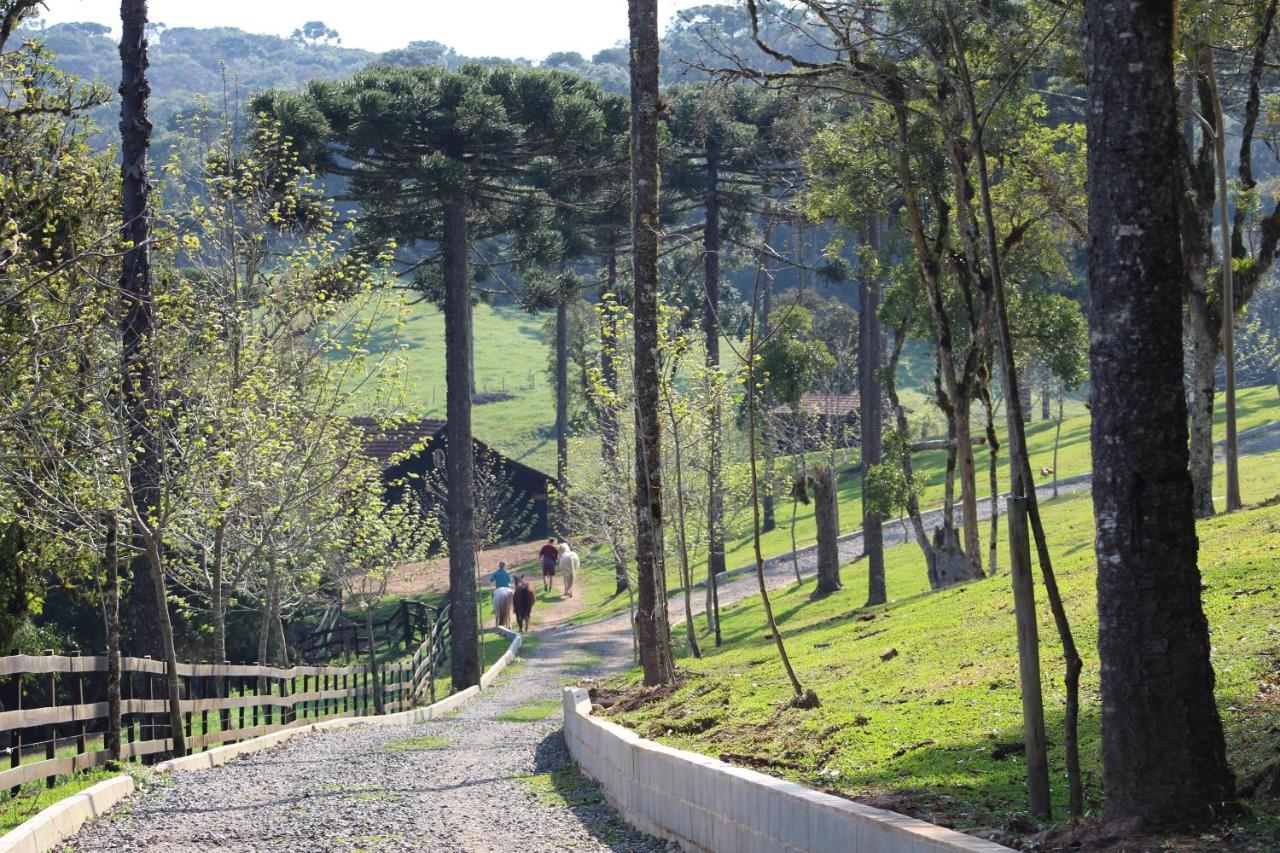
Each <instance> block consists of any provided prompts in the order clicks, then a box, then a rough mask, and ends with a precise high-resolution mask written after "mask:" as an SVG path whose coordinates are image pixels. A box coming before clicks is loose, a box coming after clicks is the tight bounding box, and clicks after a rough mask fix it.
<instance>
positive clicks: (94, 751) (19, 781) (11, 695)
mask: <svg viewBox="0 0 1280 853" xmlns="http://www.w3.org/2000/svg"><path fill="white" fill-rule="evenodd" d="M448 639H449V613H448V608H447V607H446V608H445V609H444V610H443V611H442V612H441V613H440V614H438V617H437V618H436V619H434V620H433V622H432V627H431V629H430V630H429V631H428V635H427V637H426V638H425V639H424V640H423V641H422V643H421V645H420V646H419V647H418V649H417V651H416V652H415V653H414V654H413V656H412V657H411V658H410V660H409V661H408V662H405V663H389V664H382V665H380V666H379V667H378V671H377V672H376V673H375V672H371V671H370V669H369V667H368V665H364V664H361V665H356V666H295V667H291V668H287V669H284V668H278V667H270V666H259V665H256V664H254V665H245V664H209V663H183V664H179V665H178V679H179V685H180V688H179V695H180V700H181V708H182V717H183V730H184V731H183V735H184V738H185V741H186V746H187V750H188V751H189V752H198V751H201V750H205V749H209V748H210V747H214V746H219V745H222V744H228V743H235V742H236V741H241V740H246V739H248V738H253V737H258V736H260V735H265V734H270V733H271V732H276V731H280V730H281V729H287V728H290V727H293V726H298V725H304V724H307V723H313V722H317V721H320V720H328V719H334V718H337V717H359V716H369V715H372V714H374V713H376V710H375V709H376V706H377V703H376V702H375V701H374V697H375V696H376V695H377V694H378V693H379V692H381V694H382V699H383V702H382V704H383V711H384V712H385V713H394V712H396V711H404V710H408V709H410V708H412V707H414V706H415V705H418V704H421V703H423V702H424V701H427V702H434V701H435V694H436V687H435V680H436V675H437V674H438V672H439V671H440V669H441V668H442V666H443V665H444V662H445V660H446V658H447V651H448ZM108 663H109V661H108V658H107V657H106V656H105V655H101V656H94V657H88V656H85V657H81V656H77V655H69V656H68V655H54V654H49V655H12V656H10V657H0V698H2V700H3V702H2V704H0V756H6V755H7V757H8V767H7V769H3V770H0V791H3V790H5V789H9V790H10V791H11V792H12V793H13V794H14V795H16V794H17V793H18V789H19V788H20V787H21V786H22V785H24V784H27V783H29V782H34V781H38V780H41V779H43V780H45V782H46V784H47V785H48V786H49V787H53V786H54V785H55V784H56V782H57V777H59V776H65V775H69V774H72V773H75V772H77V771H82V770H89V769H92V768H95V767H100V766H102V765H104V764H106V763H107V761H108V760H109V758H110V756H109V753H108V752H107V750H106V748H105V737H106V733H107V730H108V728H109V723H110V720H109V714H110V708H109V705H108V701H107V688H108V678H109V674H108ZM120 732H121V744H120V757H121V758H122V759H138V760H141V761H143V762H144V763H151V762H153V761H156V760H159V759H160V758H162V757H164V756H165V755H166V754H168V753H171V752H172V751H173V733H172V730H171V721H170V716H169V703H168V692H167V689H166V682H165V664H164V661H161V660H153V659H151V658H129V657H126V658H122V659H121V666H120Z"/></svg>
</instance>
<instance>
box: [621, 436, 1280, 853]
mask: <svg viewBox="0 0 1280 853" xmlns="http://www.w3.org/2000/svg"><path fill="white" fill-rule="evenodd" d="M1242 480H1243V484H1242V485H1243V490H1244V496H1245V500H1246V501H1249V502H1254V504H1255V506H1254V508H1252V509H1249V510H1247V511H1244V512H1240V513H1236V514H1233V515H1231V516H1222V517H1217V518H1213V519H1210V520H1207V521H1204V522H1202V523H1201V524H1200V526H1199V534H1200V547H1201V557H1200V565H1201V569H1202V572H1203V575H1204V583H1205V593H1204V595H1205V609H1206V611H1207V613H1208V617H1209V621H1210V624H1211V626H1212V632H1213V658H1214V666H1215V669H1216V671H1217V676H1218V683H1217V690H1218V697H1219V704H1220V706H1221V708H1222V709H1223V718H1224V723H1225V725H1226V727H1227V736H1228V745H1229V751H1230V756H1231V760H1232V762H1233V764H1234V765H1235V767H1236V770H1237V772H1238V773H1239V775H1240V777H1241V778H1245V777H1247V776H1248V775H1249V774H1250V773H1251V772H1252V771H1254V770H1256V769H1257V768H1258V767H1259V766H1260V765H1261V763H1262V762H1264V761H1265V760H1268V759H1270V758H1273V757H1274V755H1275V753H1276V749H1277V747H1280V736H1278V735H1277V734H1276V732H1277V731H1280V729H1277V728H1276V725H1277V724H1278V723H1280V706H1278V705H1277V704H1276V702H1275V700H1274V692H1273V687H1274V682H1275V681H1276V679H1277V678H1278V676H1277V674H1276V663H1275V661H1276V659H1277V653H1278V652H1280V641H1278V640H1277V639H1276V635H1275V631H1276V628H1275V626H1276V624H1277V620H1280V591H1277V590H1276V587H1275V567H1276V564H1277V560H1278V559H1280V503H1278V502H1277V500H1276V499H1275V498H1276V496H1277V490H1280V453H1276V452H1273V453H1271V454H1269V455H1266V456H1260V457H1254V458H1251V459H1249V460H1247V461H1246V463H1245V465H1244V466H1243V468H1242ZM1267 499H1270V500H1269V501H1268V503H1266V504H1259V503H1258V502H1260V501H1264V500H1267ZM1044 509H1045V513H1044V515H1045V522H1046V526H1047V528H1048V535H1049V541H1050V543H1051V547H1052V549H1053V552H1054V555H1055V557H1056V567H1057V570H1058V573H1059V578H1060V582H1061V586H1062V590H1063V595H1064V598H1065V600H1066V604H1067V607H1068V610H1069V613H1070V616H1071V619H1072V624H1073V628H1074V631H1075V635H1076V640H1077V643H1078V645H1079V647H1080V650H1081V653H1082V654H1083V655H1084V658H1085V671H1084V681H1083V686H1082V700H1083V703H1084V708H1083V719H1082V721H1081V744H1082V757H1083V762H1084V769H1085V776H1086V786H1087V791H1086V794H1087V798H1088V801H1089V803H1090V807H1091V808H1096V806H1097V804H1098V800H1099V797H1100V775H1099V774H1100V765H1099V756H1098V750H1099V718H1098V692H1097V691H1098V660H1097V656H1096V645H1097V623H1096V611H1095V600H1096V595H1095V588H1094V580H1095V573H1094V557H1093V547H1092V545H1093V522H1092V505H1091V502H1090V499H1089V497H1088V495H1085V494H1078V495H1074V496H1071V497H1064V498H1062V499H1060V500H1056V501H1052V502H1050V503H1048V504H1047V505H1046V506H1045V508H1044ZM1004 559H1005V560H1006V562H1004V565H1008V563H1007V556H1006V557H1005V558H1004ZM886 562H887V572H888V584H889V592H890V596H891V599H892V600H891V603H890V604H889V605H887V606H884V607H878V608H872V609H866V610H864V609H861V607H860V606H861V604H862V601H863V600H864V598H865V582H864V581H863V580H862V578H861V577H860V575H861V571H862V570H861V564H854V565H849V566H845V567H844V580H845V584H846V588H845V590H844V591H842V592H840V593H838V594H836V595H833V596H830V597H828V598H825V599H822V600H818V601H810V599H809V594H810V592H811V591H812V582H811V581H810V582H807V583H806V584H805V585H804V586H803V587H799V588H797V587H794V586H793V587H790V588H788V589H787V590H786V591H783V592H779V593H778V594H777V595H776V596H775V597H774V600H773V607H774V612H775V613H776V614H777V615H778V619H779V622H780V624H781V627H782V630H783V632H784V635H785V637H786V638H787V642H788V646H789V650H790V653H791V656H792V660H793V662H794V663H795V665H796V668H797V671H798V673H799V676H800V678H801V680H802V681H803V682H804V683H805V684H806V685H810V686H813V687H814V688H816V689H817V691H818V693H819V695H820V697H821V699H822V701H823V705H822V707H821V708H819V709H817V710H813V711H798V710H792V709H788V708H786V707H785V700H786V699H787V697H788V693H789V688H788V686H787V681H786V677H785V675H784V673H783V671H782V668H781V666H780V665H779V663H778V661H777V656H776V654H775V652H774V650H773V647H772V643H771V641H770V639H769V637H768V634H767V632H766V629H765V626H764V619H763V616H762V612H761V608H760V604H759V601H758V600H757V599H748V600H747V601H746V602H743V603H741V604H739V605H737V606H735V607H733V608H729V609H727V610H726V611H725V612H724V626H723V627H724V634H725V645H724V646H723V647H722V648H721V649H719V650H716V649H714V648H706V647H704V651H705V652H706V653H707V656H706V657H705V658H703V659H702V660H691V659H687V658H682V659H681V660H680V669H681V671H682V676H683V682H682V684H681V686H680V687H679V689H677V690H676V691H675V692H674V693H672V694H670V695H669V696H666V697H664V698H661V699H658V700H656V701H652V702H651V703H649V704H646V705H643V706H642V707H641V708H639V709H638V710H636V711H633V712H631V713H627V714H623V715H620V719H621V720H622V721H623V722H625V723H626V724H627V725H630V726H633V727H635V728H636V729H638V730H639V731H640V732H641V733H642V734H644V735H646V736H650V737H656V738H658V739H660V740H663V741H665V742H668V743H671V744H674V745H678V746H681V747H683V748H687V749H693V750H695V751H698V752H703V753H707V754H711V755H720V754H722V753H726V752H731V753H738V754H741V755H746V756H758V757H762V758H764V759H766V762H768V761H772V762H773V764H772V765H770V766H771V767H772V768H773V769H772V770H770V771H769V772H777V773H781V774H782V775H785V776H788V777H790V778H794V779H797V780H799V781H802V782H805V783H807V784H810V785H814V786H817V787H821V788H826V789H831V790H834V791H837V792H839V793H841V794H844V795H850V796H855V797H859V798H864V799H873V800H876V799H879V800H880V801H881V802H883V803H884V804H886V805H889V806H890V807H894V808H898V809H901V810H906V811H910V812H914V813H917V814H922V815H925V816H929V817H931V818H933V819H937V820H941V821H943V822H945V823H949V824H952V825H956V826H960V827H964V828H969V829H973V828H981V827H1000V826H1004V825H1005V824H1007V823H1008V822H1009V821H1010V820H1011V819H1012V818H1013V817H1014V816H1015V815H1019V814H1020V813H1022V812H1024V810H1025V808H1026V801H1025V787H1024V778H1025V777H1024V768H1023V766H1022V764H1021V763H1020V761H1019V753H1018V752H1017V750H1016V749H1011V750H1010V751H1009V752H1008V753H1007V754H1004V755H1003V757H998V756H1000V754H1001V753H1002V752H1004V750H1001V749H1000V747H1001V745H1013V744H1019V743H1020V742H1021V741H1022V730H1021V716H1020V699H1019V691H1018V683H1017V672H1018V665H1017V647H1016V639H1015V632H1014V618H1013V612H1012V594H1011V591H1010V588H1009V582H1010V581H1009V576H1008V575H1007V574H1002V575H1000V576H998V577H995V578H990V579H987V580H983V581H977V582H974V583H971V584H967V585H964V586H960V587H956V588H953V589H949V590H945V591H943V592H940V593H937V594H929V593H928V592H927V583H926V580H925V577H924V569H923V566H922V561H921V557H920V554H919V551H918V549H916V547H915V546H914V545H910V546H901V547H897V548H893V549H890V550H889V552H888V554H887V560H886ZM1037 599H1038V601H1037V603H1038V605H1039V609H1040V614H1039V616H1040V621H1039V628H1040V637H1041V643H1042V656H1043V680H1044V691H1045V694H1044V695H1045V706H1046V707H1045V710H1046V715H1047V720H1046V723H1047V726H1048V731H1049V739H1050V744H1051V752H1050V769H1051V779H1052V781H1053V788H1054V791H1053V793H1054V806H1055V810H1056V814H1058V815H1062V814H1063V813H1064V811H1065V808H1066V789H1065V783H1064V774H1065V770H1064V759H1063V753H1062V748H1061V747H1062V735H1061V731H1062V728H1061V727H1062V702H1063V688H1062V685H1061V674H1062V666H1063V661H1062V655H1061V653H1060V647H1059V646H1058V640H1057V636H1056V633H1055V631H1054V627H1053V622H1052V619H1051V617H1050V615H1049V613H1048V609H1047V606H1046V605H1045V598H1044V590H1043V588H1040V589H1038V590H1037ZM675 633H676V636H680V635H681V634H682V632H675ZM635 678H636V675H635V674H634V673H633V674H631V675H630V676H628V677H626V678H623V679H619V681H618V682H617V684H616V686H620V687H628V685H629V684H630V683H632V682H634V680H635ZM1257 808H1258V809H1259V810H1260V811H1261V813H1262V817H1261V818H1259V820H1258V822H1257V823H1255V824H1251V825H1249V826H1248V827H1246V828H1245V830H1243V831H1244V832H1245V837H1249V838H1252V837H1255V834H1256V833H1274V831H1275V828H1274V827H1275V825H1277V824H1280V819H1277V815H1276V809H1275V807H1274V805H1269V804H1257ZM1266 837H1270V838H1271V839H1272V841H1274V838H1275V836H1274V835H1273V834H1268V835H1267V836H1266ZM1228 846H1230V845H1228ZM1223 849H1225V848H1223ZM1232 849H1245V848H1244V847H1243V846H1241V847H1235V848H1232ZM1250 849H1254V848H1250ZM1256 849H1263V848H1261V847H1258V848H1256Z"/></svg>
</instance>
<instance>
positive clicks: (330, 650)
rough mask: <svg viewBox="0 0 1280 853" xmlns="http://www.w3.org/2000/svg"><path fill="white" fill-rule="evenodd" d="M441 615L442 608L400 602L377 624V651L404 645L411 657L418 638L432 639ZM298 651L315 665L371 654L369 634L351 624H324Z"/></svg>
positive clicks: (309, 635) (309, 636) (374, 627)
mask: <svg viewBox="0 0 1280 853" xmlns="http://www.w3.org/2000/svg"><path fill="white" fill-rule="evenodd" d="M440 612H441V611H440V608H439V607H436V606H433V605H430V604H426V603H425V602H421V601H411V600H409V599H404V598H402V599H400V602H399V605H398V606H397V607H396V610H395V612H394V613H392V614H391V615H390V616H389V617H387V618H386V619H384V620H382V621H380V622H376V623H374V626H373V631H374V643H375V645H376V647H377V648H376V649H375V651H377V650H380V649H391V648H394V647H396V646H400V645H403V647H404V652H405V654H408V653H409V652H410V651H411V650H412V649H413V648H414V644H415V643H417V642H418V640H419V638H422V639H425V638H427V637H428V636H429V635H430V633H431V630H432V626H433V625H434V624H435V623H436V621H437V620H438V619H439V618H440ZM335 615H336V614H335ZM297 651H298V653H299V654H301V655H302V657H303V658H304V659H306V660H312V661H315V660H329V659H332V658H334V657H338V656H341V655H349V656H352V657H357V656H359V655H363V654H368V652H369V636H368V631H367V629H366V628H365V627H364V626H363V625H355V624H352V623H350V622H337V621H335V622H333V623H331V624H322V625H321V627H319V628H317V629H316V630H314V631H312V632H311V633H309V634H307V635H306V636H305V637H303V638H302V640H301V641H300V642H299V643H298V645H297Z"/></svg>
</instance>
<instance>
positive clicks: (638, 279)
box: [628, 0, 673, 685]
mask: <svg viewBox="0 0 1280 853" xmlns="http://www.w3.org/2000/svg"><path fill="white" fill-rule="evenodd" d="M628 23H629V28H630V36H631V189H632V212H631V217H632V218H631V233H632V246H633V252H634V262H633V274H634V279H635V305H634V311H633V313H634V317H635V396H636V400H635V417H636V582H637V585H638V586H639V590H638V596H637V597H638V599H639V600H638V602H637V607H636V630H637V634H638V638H639V645H640V666H641V668H642V669H643V670H644V683H645V684H649V685H655V684H667V683H668V682H670V681H671V679H672V676H673V673H672V671H671V668H670V659H671V653H670V636H669V632H668V629H667V618H666V612H665V605H664V599H665V589H663V588H662V586H661V585H662V583H663V578H664V576H665V571H664V566H663V553H662V427H661V423H660V421H659V418H658V379H659V373H658V371H659V364H658V229H659V207H658V193H659V189H658V115H659V112H660V111H661V109H662V106H661V103H660V98H659V95H658V3H657V0H628Z"/></svg>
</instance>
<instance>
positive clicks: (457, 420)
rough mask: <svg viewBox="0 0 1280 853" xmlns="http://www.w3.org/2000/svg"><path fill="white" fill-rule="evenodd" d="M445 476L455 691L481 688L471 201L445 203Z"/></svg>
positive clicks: (451, 664) (458, 195)
mask: <svg viewBox="0 0 1280 853" xmlns="http://www.w3.org/2000/svg"><path fill="white" fill-rule="evenodd" d="M442 244H443V245H442V250H443V255H444V319H445V322H444V336H445V386H446V415H447V417H448V422H447V425H446V426H445V438H446V441H447V446H446V448H445V475H446V478H447V480H448V495H447V496H446V514H447V516H448V520H449V535H448V548H449V612H450V614H451V616H450V619H451V622H450V630H449V667H450V676H451V678H452V681H453V687H454V689H455V690H465V689H466V688H468V687H472V686H474V685H477V684H479V683H480V658H479V653H478V638H479V635H480V634H479V629H480V626H479V623H478V619H477V618H476V566H475V554H476V531H475V503H474V499H473V494H474V492H475V468H474V459H473V452H472V439H471V338H472V332H471V279H470V277H469V276H468V274H467V202H466V198H465V196H464V195H463V194H462V192H461V191H460V190H459V191H458V192H457V193H456V194H455V195H454V196H453V197H451V198H450V199H449V200H448V201H446V202H445V206H444V228H443V239H442Z"/></svg>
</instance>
